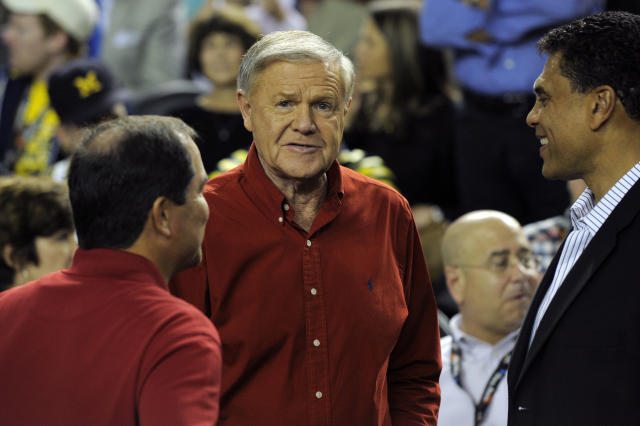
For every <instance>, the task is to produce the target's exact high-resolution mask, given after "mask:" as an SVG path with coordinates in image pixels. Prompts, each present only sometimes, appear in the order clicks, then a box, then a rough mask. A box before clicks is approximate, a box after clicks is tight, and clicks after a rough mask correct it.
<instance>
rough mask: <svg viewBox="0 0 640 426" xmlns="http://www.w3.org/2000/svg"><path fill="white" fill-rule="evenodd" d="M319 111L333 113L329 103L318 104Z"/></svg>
mask: <svg viewBox="0 0 640 426" xmlns="http://www.w3.org/2000/svg"><path fill="white" fill-rule="evenodd" d="M318 109H319V110H321V111H331V104H329V103H327V102H320V103H319V104H318Z"/></svg>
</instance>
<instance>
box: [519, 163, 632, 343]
mask: <svg viewBox="0 0 640 426" xmlns="http://www.w3.org/2000/svg"><path fill="white" fill-rule="evenodd" d="M639 178H640V162H638V163H636V165H635V166H633V167H632V168H631V170H629V171H628V172H627V173H626V174H625V175H624V176H622V177H621V178H620V179H619V180H618V182H616V184H615V185H613V187H611V189H609V191H607V193H606V194H605V196H604V197H602V199H601V200H600V201H599V202H598V204H596V205H595V206H594V204H593V203H594V197H593V192H591V190H590V189H589V188H587V189H585V190H584V192H583V193H582V195H580V197H578V199H577V200H576V202H575V203H574V204H573V205H572V206H571V224H572V226H573V230H572V231H571V232H570V233H569V235H567V239H566V241H565V244H564V247H563V249H562V253H561V254H560V259H559V261H558V266H557V268H556V271H555V274H554V276H553V281H552V282H551V286H549V289H548V290H547V293H546V294H545V296H544V298H543V299H542V302H541V303H540V306H539V307H538V312H537V313H536V319H535V321H534V323H533V329H532V330H531V338H530V340H529V346H531V342H533V337H534V336H535V333H536V330H537V329H538V325H540V321H541V320H542V317H543V316H544V314H545V312H546V311H547V308H548V307H549V304H550V303H551V300H552V299H553V297H554V296H555V294H556V292H557V291H558V289H559V288H560V285H562V283H563V282H564V279H565V278H566V276H567V274H568V273H569V271H571V268H572V267H573V265H574V264H575V263H576V261H577V260H578V258H579V257H580V255H581V254H582V252H583V251H584V249H585V248H586V247H587V245H588V244H589V242H590V241H591V239H592V238H593V236H594V235H595V234H596V232H598V230H599V229H600V227H601V226H602V224H603V223H604V222H605V221H606V220H607V218H608V217H609V215H610V214H611V212H612V211H613V209H615V208H616V206H617V205H618V203H619V202H620V200H622V198H624V196H625V195H626V194H627V192H628V191H629V189H630V188H631V187H632V186H633V185H634V184H635V183H636V182H637V181H638V179H639Z"/></svg>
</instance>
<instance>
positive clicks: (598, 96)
mask: <svg viewBox="0 0 640 426" xmlns="http://www.w3.org/2000/svg"><path fill="white" fill-rule="evenodd" d="M591 96H592V101H591V106H590V107H591V111H590V120H589V127H590V128H591V130H598V129H599V128H600V127H602V125H603V124H604V123H606V122H607V120H608V119H609V117H611V114H613V110H614V109H615V106H616V101H617V100H618V97H617V96H616V92H615V91H614V90H613V88H612V87H611V86H607V85H605V86H600V87H597V88H595V89H594V90H593V92H592V95H591Z"/></svg>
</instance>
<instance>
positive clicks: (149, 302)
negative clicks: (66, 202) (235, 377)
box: [0, 249, 222, 426]
mask: <svg viewBox="0 0 640 426" xmlns="http://www.w3.org/2000/svg"><path fill="white" fill-rule="evenodd" d="M0 324H2V331H0V425H7V426H9V425H15V426H18V425H47V426H69V425H92V426H101V425H104V426H113V425H118V426H140V425H143V426H144V425H153V426H156V425H166V426H176V425H180V426H212V425H213V424H214V423H215V421H216V418H217V416H218V397H219V390H220V370H221V363H222V360H221V355H220V340H219V337H218V333H217V332H216V330H215V329H214V327H213V325H212V324H211V322H210V321H209V320H207V318H206V317H205V316H204V315H202V313H201V312H198V310H197V309H194V307H193V306H191V305H189V304H188V303H185V302H184V301H183V300H180V299H177V298H175V297H173V296H171V295H170V294H169V291H168V289H167V283H166V282H165V281H164V278H162V275H161V274H160V271H159V270H158V268H157V267H156V266H155V265H154V264H153V263H151V262H150V261H149V260H147V259H146V258H144V257H142V256H138V255H135V254H132V253H128V252H125V251H121V250H108V249H94V250H81V249H78V250H77V251H76V254H75V256H74V259H73V265H72V266H71V268H69V269H66V270H63V271H59V272H55V273H53V274H49V275H45V276H44V277H42V278H40V279H39V280H37V281H34V282H32V283H29V284H26V285H24V286H20V287H16V288H12V289H10V290H7V291H5V292H2V293H0Z"/></svg>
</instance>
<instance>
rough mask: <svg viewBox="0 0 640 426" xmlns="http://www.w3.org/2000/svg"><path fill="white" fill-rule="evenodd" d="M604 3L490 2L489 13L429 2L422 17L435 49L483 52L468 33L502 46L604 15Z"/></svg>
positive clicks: (444, 0) (451, 0)
mask: <svg viewBox="0 0 640 426" xmlns="http://www.w3.org/2000/svg"><path fill="white" fill-rule="evenodd" d="M603 8H604V0H562V1H558V0H490V6H489V10H483V9H479V8H476V7H473V6H470V5H467V4H465V3H463V2H462V1H461V0H426V1H425V3H424V6H423V8H422V11H421V15H420V32H421V37H422V40H423V42H424V43H426V44H428V45H431V46H434V47H453V48H458V49H470V50H482V49H483V45H486V44H483V43H478V42H470V41H468V40H467V39H466V36H467V34H468V33H470V32H471V31H474V30H478V29H481V28H484V29H485V30H486V31H487V32H488V33H489V34H490V35H491V36H492V38H493V39H494V40H495V41H496V42H498V43H514V42H517V41H520V40H521V39H522V38H523V36H525V35H526V34H529V33H531V32H532V31H533V30H536V29H543V28H545V27H550V26H553V25H558V24H561V23H564V22H568V21H570V20H572V19H575V18H578V17H580V16H586V15H591V14H593V13H597V12H600V11H602V10H603Z"/></svg>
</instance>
